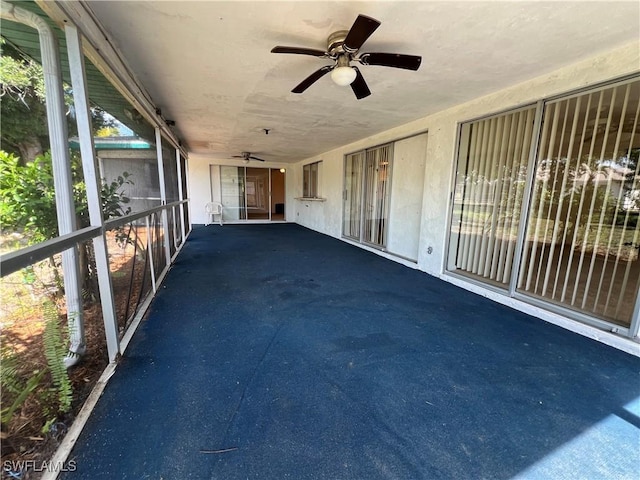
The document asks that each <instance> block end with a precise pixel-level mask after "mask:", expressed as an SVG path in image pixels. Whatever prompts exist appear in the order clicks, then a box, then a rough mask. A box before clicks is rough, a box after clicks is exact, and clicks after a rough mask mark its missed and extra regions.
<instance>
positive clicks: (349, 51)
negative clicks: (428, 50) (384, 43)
mask: <svg viewBox="0 0 640 480" xmlns="http://www.w3.org/2000/svg"><path fill="white" fill-rule="evenodd" d="M379 26H380V22H379V21H378V20H375V19H373V18H371V17H367V16H366V15H358V18H356V21H355V22H354V23H353V25H352V26H351V29H350V30H339V31H337V32H334V33H332V34H331V35H329V38H328V40H327V51H326V52H325V51H322V50H316V49H313V48H304V47H283V46H277V47H273V48H272V49H271V53H295V54H299V55H311V56H314V57H319V58H328V59H331V60H333V61H335V64H334V65H325V66H324V67H322V68H320V69H319V70H316V71H315V72H313V73H312V74H311V75H309V76H308V77H307V78H305V79H304V80H303V81H302V82H301V83H300V84H299V85H297V86H296V87H295V88H294V89H293V90H291V91H292V92H293V93H302V92H304V91H305V90H306V89H307V88H309V87H310V86H311V85H313V84H314V83H315V82H317V81H318V80H319V79H320V78H322V77H323V76H324V75H326V74H327V73H329V72H331V79H332V80H333V81H334V82H335V83H337V84H338V85H341V86H347V85H351V89H352V90H353V93H354V94H355V96H356V98H357V99H358V100H360V99H361V98H365V97H368V96H369V95H371V91H370V90H369V87H368V86H367V82H365V81H364V77H363V76H362V74H361V73H360V70H359V69H358V67H355V66H351V64H350V63H351V62H358V63H360V64H362V65H380V66H383V67H393V68H404V69H406V70H414V71H415V70H418V68H419V67H420V62H422V57H420V56H416V55H403V54H399V53H362V54H358V51H359V50H360V47H362V45H363V44H364V42H366V41H367V39H368V38H369V37H370V36H371V34H372V33H373V32H374V31H375V30H376V29H377V28H378V27H379Z"/></svg>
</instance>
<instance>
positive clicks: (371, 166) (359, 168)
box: [342, 145, 392, 248]
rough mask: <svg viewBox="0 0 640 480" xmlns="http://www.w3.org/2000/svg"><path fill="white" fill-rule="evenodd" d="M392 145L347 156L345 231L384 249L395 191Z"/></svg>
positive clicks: (352, 237)
mask: <svg viewBox="0 0 640 480" xmlns="http://www.w3.org/2000/svg"><path fill="white" fill-rule="evenodd" d="M391 153H392V149H391V145H383V146H380V147H376V148H371V149H368V150H365V151H362V152H357V153H353V154H351V155H347V156H346V158H345V170H344V178H345V186H344V188H345V190H344V197H343V225H342V234H343V235H344V236H345V237H347V238H351V239H353V240H357V241H360V242H363V243H367V244H370V245H372V246H375V247H379V248H384V247H385V246H386V242H387V235H388V232H387V228H388V227H387V226H388V217H389V197H390V191H391V183H390V181H391V178H390V174H391Z"/></svg>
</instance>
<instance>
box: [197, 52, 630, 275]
mask: <svg viewBox="0 0 640 480" xmlns="http://www.w3.org/2000/svg"><path fill="white" fill-rule="evenodd" d="M639 70H640V48H639V46H638V44H637V43H633V44H629V45H626V46H623V47H621V48H619V49H616V50H613V51H610V52H607V53H606V54H601V55H598V56H596V57H593V58H591V59H589V60H586V61H583V62H579V63H576V64H574V65H571V66H568V67H565V68H563V69H561V70H558V71H554V72H551V73H548V74H545V75H542V76H540V77H538V78H535V79H533V80H530V81H528V82H526V83H522V84H519V85H515V86H513V87H511V88H509V89H506V90H502V91H499V92H496V93H493V94H490V95H487V96H484V97H482V98H478V99H475V100H473V101H471V102H467V103H465V104H462V105H458V106H456V107H453V108H450V109H448V110H445V111H442V112H438V113H436V114H434V115H431V116H428V117H425V118H422V119H419V120H416V121H414V122H411V123H408V124H406V125H402V126H399V127H396V128H394V129H392V130H388V131H385V132H382V133H380V134H377V135H374V136H371V137H368V138H365V139H362V140H359V141H357V142H354V143H351V144H349V145H344V146H342V147H340V148H337V149H335V150H331V151H329V152H325V153H323V154H321V155H317V156H314V157H311V158H308V159H304V160H301V161H300V162H298V163H296V164H294V165H277V164H273V165H271V164H270V165H261V166H268V167H272V168H280V167H285V168H286V169H287V174H286V189H287V199H286V219H287V221H292V222H297V223H300V224H301V225H304V226H305V227H308V228H311V229H313V230H317V231H319V232H322V233H325V234H327V235H331V236H333V237H336V238H340V237H341V231H342V224H341V222H342V189H343V161H344V155H345V154H348V153H352V152H355V151H358V150H362V149H365V148H369V147H373V146H376V145H380V144H383V143H387V142H393V141H396V140H400V139H404V138H406V137H410V136H413V135H416V134H418V133H422V132H425V131H427V132H428V135H427V141H426V142H425V143H426V156H425V157H424V159H423V160H424V161H423V163H424V168H423V170H422V171H416V172H415V173H416V175H418V176H422V177H424V187H423V192H424V194H423V198H422V210H421V216H422V218H421V222H420V230H419V231H420V236H419V240H418V247H417V248H418V268H419V269H420V270H424V271H426V272H428V273H431V274H434V275H440V274H442V272H443V265H444V254H445V250H446V249H445V242H446V238H447V224H448V223H447V222H448V214H449V197H450V188H451V178H452V175H453V165H454V152H455V142H456V131H457V126H458V123H459V122H462V121H466V120H471V119H474V118H477V117H480V116H484V115H488V114H491V113H496V112H500V111H502V110H506V109H511V108H514V107H517V106H521V105H525V104H530V103H535V102H536V101H538V100H541V99H544V98H548V97H551V96H554V95H559V94H564V93H568V92H570V91H572V90H576V89H579V88H583V87H587V86H591V85H595V84H597V83H600V82H605V81H609V80H612V79H615V78H618V77H621V76H623V75H628V74H631V73H635V72H638V71H639ZM428 95H429V92H425V96H428ZM365 101H366V100H365ZM189 160H190V161H189V167H190V168H189V184H190V189H191V191H190V194H189V196H190V198H191V199H192V203H191V215H192V216H191V218H192V222H193V223H204V221H205V216H204V209H203V207H204V203H206V202H207V201H209V199H210V197H211V185H210V173H209V165H211V164H230V165H238V166H241V165H242V163H240V162H237V163H235V162H230V161H222V160H216V159H211V158H210V157H198V156H195V155H194V156H192V157H190V159H189ZM320 160H321V161H322V167H321V172H320V195H321V196H322V197H323V198H324V199H325V201H322V202H318V201H313V202H312V201H305V200H299V199H296V198H299V197H301V196H302V167H303V165H305V164H307V163H311V162H315V161H320ZM401 167H402V165H396V168H401ZM415 167H416V166H415V165H414V166H412V167H410V168H415ZM393 175H394V176H398V175H400V176H402V175H406V172H402V173H399V172H398V171H395V170H394V172H393ZM397 193H398V192H396V191H394V192H393V194H394V195H397ZM397 200H398V199H397V198H396V199H395V200H394V201H395V202H396V204H397ZM400 203H402V202H400ZM429 247H431V252H432V253H428V251H429ZM406 248H409V247H408V246H407V247H406Z"/></svg>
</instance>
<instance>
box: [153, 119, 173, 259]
mask: <svg viewBox="0 0 640 480" xmlns="http://www.w3.org/2000/svg"><path fill="white" fill-rule="evenodd" d="M156 152H157V155H158V178H159V179H160V202H161V204H162V205H166V204H167V189H166V188H165V183H164V182H165V180H164V162H163V159H162V132H161V131H160V128H159V127H156ZM162 229H163V230H164V235H163V238H164V251H165V256H166V257H167V267H169V265H171V247H170V246H169V242H170V241H171V240H170V239H169V213H168V212H167V210H166V209H165V210H162Z"/></svg>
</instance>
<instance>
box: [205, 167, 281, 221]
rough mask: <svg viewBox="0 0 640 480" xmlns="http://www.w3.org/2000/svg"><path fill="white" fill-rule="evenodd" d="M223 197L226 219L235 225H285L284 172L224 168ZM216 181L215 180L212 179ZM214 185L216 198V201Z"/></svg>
mask: <svg viewBox="0 0 640 480" xmlns="http://www.w3.org/2000/svg"><path fill="white" fill-rule="evenodd" d="M219 168H220V182H219V185H220V192H219V198H220V200H221V203H222V208H223V220H224V222H226V223H233V222H246V221H254V222H265V221H267V222H276V221H280V222H284V221H285V220H286V212H285V175H286V172H285V171H284V169H277V168H258V167H231V166H220V167H219ZM212 178H213V177H212ZM216 183H218V182H212V184H211V185H212V189H213V190H214V191H213V192H212V198H216V197H217V196H218V195H217V193H218V192H215V189H216V187H217V185H216Z"/></svg>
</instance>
